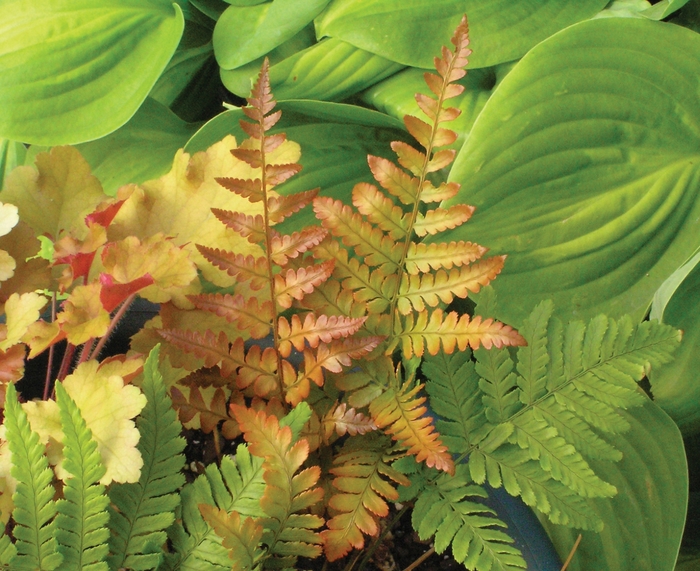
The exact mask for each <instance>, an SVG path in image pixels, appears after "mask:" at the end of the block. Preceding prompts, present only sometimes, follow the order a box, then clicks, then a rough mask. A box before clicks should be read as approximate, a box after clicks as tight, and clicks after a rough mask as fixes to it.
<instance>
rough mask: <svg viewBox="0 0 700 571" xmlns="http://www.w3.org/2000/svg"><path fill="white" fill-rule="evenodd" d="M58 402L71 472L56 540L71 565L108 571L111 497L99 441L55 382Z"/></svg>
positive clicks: (66, 462) (59, 507) (58, 504)
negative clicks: (108, 524)
mask: <svg viewBox="0 0 700 571" xmlns="http://www.w3.org/2000/svg"><path fill="white" fill-rule="evenodd" d="M56 402H57V403H58V408H59V411H60V415H61V426H62V428H63V454H64V461H63V467H64V468H65V469H66V471H67V472H68V473H69V474H70V475H71V477H70V478H68V479H67V480H66V483H65V486H64V487H63V496H64V497H63V499H61V500H58V501H57V502H56V509H57V511H58V515H57V516H56V540H57V542H58V551H59V553H61V555H63V561H62V563H61V564H62V565H64V566H66V567H67V568H70V569H85V570H89V571H107V569H108V567H107V562H106V561H105V557H106V556H107V553H108V551H109V547H108V544H107V542H108V540H109V536H110V531H109V529H107V522H108V521H109V513H108V512H107V505H108V504H109V498H108V497H107V494H106V493H105V487H104V486H103V485H101V484H100V483H99V481H100V478H102V476H103V475H104V473H105V467H104V466H103V465H102V462H101V460H100V453H99V452H98V450H97V442H95V440H94V439H93V437H92V431H91V430H90V429H89V428H88V426H87V424H86V423H85V420H84V419H83V417H82V416H81V415H80V409H78V406H77V405H76V404H75V402H74V401H73V399H71V398H70V396H68V393H66V390H65V389H64V388H63V385H62V384H61V383H56Z"/></svg>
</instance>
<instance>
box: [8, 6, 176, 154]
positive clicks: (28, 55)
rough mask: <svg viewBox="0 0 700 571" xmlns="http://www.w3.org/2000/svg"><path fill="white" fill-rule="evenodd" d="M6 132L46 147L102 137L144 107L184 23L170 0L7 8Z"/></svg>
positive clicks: (19, 139)
mask: <svg viewBox="0 0 700 571" xmlns="http://www.w3.org/2000/svg"><path fill="white" fill-rule="evenodd" d="M0 21H2V26H1V27H0V38H2V40H0V69H2V70H3V82H2V86H1V87H0V105H2V108H3V109H4V110H5V112H4V113H3V116H2V118H0V135H1V136H3V137H7V138H9V139H14V140H18V141H25V142H28V143H36V144H42V145H60V144H67V143H81V142H84V141H89V140H92V139H96V138H99V137H102V136H104V135H106V134H108V133H110V132H112V131H114V130H115V129H117V128H118V127H121V126H122V125H123V124H124V123H126V122H127V121H128V120H129V118H130V117H131V116H132V115H133V114H134V113H135V112H136V110H137V109H138V108H139V106H140V105H141V103H142V102H143V100H144V99H145V98H146V96H147V95H148V93H149V91H150V90H151V87H153V85H154V84H155V82H156V80H157V79H158V76H159V75H160V74H161V72H162V71H163V70H164V69H165V66H166V65H167V63H168V61H169V60H170V58H171V56H172V55H173V53H174V52H175V48H177V45H178V42H179V41H180V36H181V35H182V31H183V28H184V18H183V15H182V11H181V9H180V7H179V5H178V4H176V3H172V2H169V1H167V0H149V1H147V2H137V1H134V0H130V1H127V2H123V1H120V0H97V1H93V0H77V1H73V0H59V1H57V2H51V3H46V2H41V1H40V0H30V1H26V0H17V1H11V2H4V3H3V4H2V7H0Z"/></svg>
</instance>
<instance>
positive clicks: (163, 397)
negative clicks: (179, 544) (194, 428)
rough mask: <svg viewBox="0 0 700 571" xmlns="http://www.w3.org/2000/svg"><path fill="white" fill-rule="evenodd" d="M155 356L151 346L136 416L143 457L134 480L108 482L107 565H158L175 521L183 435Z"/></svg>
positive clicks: (181, 481)
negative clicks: (143, 397) (142, 405)
mask: <svg viewBox="0 0 700 571" xmlns="http://www.w3.org/2000/svg"><path fill="white" fill-rule="evenodd" d="M158 356H159V348H158V347H156V348H155V349H154V350H153V351H152V352H151V354H150V355H149V357H148V359H147V360H146V363H145V364H144V380H143V384H142V385H141V389H142V390H143V392H144V394H145V395H146V398H147V399H148V403H147V404H146V407H145V408H144V409H143V411H142V413H141V416H140V417H139V418H138V420H137V427H138V429H139V433H140V435H141V437H140V440H139V444H138V448H139V451H140V452H141V455H142V457H143V461H144V462H143V468H142V469H141V475H140V477H139V481H138V482H137V483H133V484H113V485H112V487H111V489H110V491H109V498H110V500H111V502H112V507H111V508H110V528H111V529H112V534H111V537H110V542H109V544H110V552H111V553H110V556H109V563H110V567H111V568H112V569H121V568H128V569H134V570H146V569H155V568H156V567H157V566H158V565H159V564H160V562H161V560H162V558H163V554H162V551H161V550H160V546H161V545H163V544H164V543H165V541H166V539H167V536H166V530H167V529H168V527H170V526H171V525H172V524H173V522H174V520H175V509H176V508H177V507H178V505H179V504H180V496H179V493H178V491H179V490H180V488H181V487H182V485H183V484H184V483H185V477H184V475H183V474H182V469H183V467H184V463H185V457H184V455H183V454H182V451H183V450H184V448H185V440H184V438H182V437H181V436H180V431H181V430H182V426H181V425H180V423H179V422H178V420H177V416H176V413H175V411H174V410H173V408H172V403H171V401H170V399H169V398H168V395H167V393H166V389H165V386H164V385H163V377H162V375H161V374H160V373H159V371H158V368H157V364H158Z"/></svg>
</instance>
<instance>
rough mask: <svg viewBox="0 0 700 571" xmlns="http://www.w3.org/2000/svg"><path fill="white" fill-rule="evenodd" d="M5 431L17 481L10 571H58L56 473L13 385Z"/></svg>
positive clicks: (8, 396) (10, 386)
mask: <svg viewBox="0 0 700 571" xmlns="http://www.w3.org/2000/svg"><path fill="white" fill-rule="evenodd" d="M5 427H6V431H7V432H6V437H7V441H8V443H9V446H10V451H11V452H12V476H13V477H14V478H15V479H16V480H17V491H16V492H15V493H14V495H13V496H12V499H13V502H14V504H15V509H14V511H13V512H12V518H13V520H14V522H15V527H14V530H13V535H14V537H15V540H16V542H15V546H16V549H17V554H16V555H15V557H14V558H13V559H12V561H11V568H12V569H17V570H23V569H27V570H32V571H33V570H36V569H38V570H40V571H51V570H53V569H57V568H58V567H59V565H60V564H61V561H62V559H63V557H62V556H61V554H60V553H59V552H58V544H57V542H56V522H55V519H54V517H55V515H56V502H55V501H54V499H53V497H54V493H55V490H54V487H53V485H52V480H53V470H51V468H49V463H48V460H47V459H46V456H44V446H43V445H42V444H41V443H40V442H39V436H38V435H37V434H36V433H35V432H33V431H32V429H31V427H30V425H29V421H28V419H27V415H26V413H25V412H24V410H22V407H21V406H20V404H19V402H18V400H17V392H16V390H15V387H14V385H13V384H12V383H9V384H8V385H7V395H6V397H5Z"/></svg>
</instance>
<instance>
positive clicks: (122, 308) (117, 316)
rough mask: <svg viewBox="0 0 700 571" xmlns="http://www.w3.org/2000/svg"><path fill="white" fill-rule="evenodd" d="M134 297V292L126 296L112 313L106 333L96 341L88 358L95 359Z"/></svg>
mask: <svg viewBox="0 0 700 571" xmlns="http://www.w3.org/2000/svg"><path fill="white" fill-rule="evenodd" d="M135 299H136V294H135V293H132V294H131V295H130V296H129V297H127V298H126V299H125V300H124V303H122V304H121V306H120V307H119V309H118V310H117V312H116V313H115V314H114V317H112V321H111V322H110V323H109V327H108V328H107V333H105V334H104V335H103V336H102V337H101V338H100V341H99V342H98V343H97V346H96V347H95V348H94V349H93V351H92V353H90V357H89V359H97V357H98V356H99V354H100V352H101V351H102V349H104V346H105V344H106V343H107V340H108V339H109V337H110V335H112V333H113V332H114V330H115V328H116V327H117V324H118V323H119V322H120V321H121V319H122V317H124V314H125V313H126V311H127V309H129V307H130V306H131V304H132V303H134V300H135Z"/></svg>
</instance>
